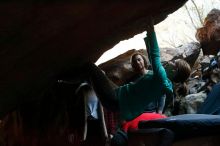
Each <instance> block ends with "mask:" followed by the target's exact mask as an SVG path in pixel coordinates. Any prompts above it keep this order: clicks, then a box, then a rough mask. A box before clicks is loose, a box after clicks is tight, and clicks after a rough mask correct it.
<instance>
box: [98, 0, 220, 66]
mask: <svg viewBox="0 0 220 146" xmlns="http://www.w3.org/2000/svg"><path fill="white" fill-rule="evenodd" d="M194 2H195V4H196V6H197V7H198V10H199V12H200V15H201V17H202V18H203V19H204V18H205V17H206V16H207V14H208V13H209V12H210V11H211V10H212V9H213V8H216V9H220V0H194ZM187 9H188V12H187ZM189 13H190V16H191V17H192V18H193V21H194V24H193V23H192V22H191V20H190V17H189ZM194 26H196V27H197V28H199V27H201V26H202V25H201V23H199V17H198V14H197V12H196V10H195V7H194V5H193V3H192V1H191V0H189V1H188V2H187V3H186V6H183V7H182V8H180V9H179V10H177V11H176V12H174V13H172V14H170V15H169V16H168V17H167V18H166V19H165V20H164V21H163V22H161V23H159V24H157V25H156V26H155V31H156V33H157V38H158V42H159V46H160V47H161V48H163V47H170V48H175V47H178V46H179V45H182V44H185V43H188V42H192V41H196V39H195V32H196V28H195V27H194ZM145 35H146V32H143V33H141V34H138V35H135V36H134V37H133V38H131V39H129V40H124V41H121V42H120V43H118V44H117V45H116V46H114V47H113V48H112V49H110V50H108V51H107V52H105V53H104V54H103V55H102V56H101V57H100V58H99V60H98V61H97V62H96V64H97V65H98V64H100V63H103V62H105V61H108V60H110V59H112V58H114V57H116V56H118V55H120V54H122V53H124V52H126V51H128V50H130V49H145V44H144V40H143V38H144V37H145Z"/></svg>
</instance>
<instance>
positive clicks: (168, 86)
mask: <svg viewBox="0 0 220 146" xmlns="http://www.w3.org/2000/svg"><path fill="white" fill-rule="evenodd" d="M144 40H145V43H146V46H147V47H148V49H149V59H150V62H151V65H152V68H153V72H149V73H147V74H145V75H144V76H143V77H141V78H140V79H139V80H138V81H137V82H135V83H129V84H126V85H124V86H120V87H119V88H117V89H116V90H115V92H116V96H117V98H118V100H119V108H120V115H121V119H122V120H126V121H129V120H132V119H134V118H135V117H137V116H139V115H140V114H142V113H143V112H144V111H145V110H146V109H148V108H151V107H152V106H154V105H156V104H157V101H158V98H160V97H162V96H163V95H164V94H166V93H171V94H172V92H173V90H172V83H171V82H170V80H169V79H168V78H167V75H166V72H165V69H164V68H163V66H162V64H161V62H160V50H159V47H158V43H157V39H156V34H155V32H150V33H149V34H148V37H146V38H145V39H144ZM168 98H169V97H168Z"/></svg>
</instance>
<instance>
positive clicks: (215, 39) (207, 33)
mask: <svg viewBox="0 0 220 146" xmlns="http://www.w3.org/2000/svg"><path fill="white" fill-rule="evenodd" d="M196 38H197V40H198V41H199V42H200V43H201V44H202V48H203V53H204V54H205V55H211V54H212V55H215V54H217V53H218V51H219V46H220V10H218V9H213V10H211V11H210V12H209V14H208V15H207V17H206V18H205V21H204V26H203V27H201V28H199V29H198V30H197V33H196Z"/></svg>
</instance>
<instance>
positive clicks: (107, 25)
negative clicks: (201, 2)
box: [0, 0, 187, 117]
mask: <svg viewBox="0 0 220 146" xmlns="http://www.w3.org/2000/svg"><path fill="white" fill-rule="evenodd" d="M186 1H187V0H167V1H164V0H150V1H149V0H148V1H146V0H136V1H126V0H120V1H110V0H104V1H100V0H95V1H79V0H76V1H67V0H64V1H61V0H56V1H53V0H45V1H43V0H40V1H34V0H33V1H28V2H27V1H19V2H17V1H12V0H8V1H6V2H1V5H0V13H1V15H0V19H1V23H0V31H1V33H0V42H1V43H0V48H1V51H0V55H1V56H0V58H1V63H0V68H1V72H0V85H1V88H0V117H2V116H3V115H5V113H7V112H9V111H11V110H13V109H15V108H16V107H18V106H19V105H21V104H22V103H28V102H32V101H33V102H35V101H36V100H37V99H39V97H40V96H41V95H42V94H43V93H44V90H45V89H46V88H47V87H48V86H49V85H50V84H51V83H53V82H54V81H55V80H56V78H57V76H58V75H59V74H60V73H63V72H66V71H68V70H70V69H72V70H73V69H75V70H76V71H77V67H80V66H81V65H82V64H84V63H85V62H87V61H93V62H95V61H96V60H97V59H98V58H99V57H100V56H101V54H102V53H104V52H105V51H107V50H108V49H110V48H112V47H113V46H114V45H115V44H117V43H118V42H119V41H121V40H124V39H128V38H130V37H132V36H134V35H135V34H137V33H141V32H143V31H144V30H146V26H147V24H148V20H149V19H148V18H149V16H153V17H154V18H155V23H158V22H160V21H163V20H164V19H165V18H166V17H167V15H168V14H170V13H172V12H174V11H175V10H177V9H178V8H179V7H181V6H182V5H183V4H184V3H185V2H186Z"/></svg>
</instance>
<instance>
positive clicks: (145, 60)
mask: <svg viewBox="0 0 220 146" xmlns="http://www.w3.org/2000/svg"><path fill="white" fill-rule="evenodd" d="M137 55H140V56H141V57H142V58H143V60H144V66H145V68H148V63H147V59H146V57H145V56H144V55H143V54H142V53H140V52H135V53H134V54H132V55H131V58H130V63H131V66H132V68H133V60H134V57H135V56H137Z"/></svg>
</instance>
